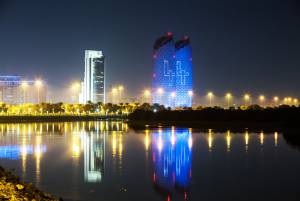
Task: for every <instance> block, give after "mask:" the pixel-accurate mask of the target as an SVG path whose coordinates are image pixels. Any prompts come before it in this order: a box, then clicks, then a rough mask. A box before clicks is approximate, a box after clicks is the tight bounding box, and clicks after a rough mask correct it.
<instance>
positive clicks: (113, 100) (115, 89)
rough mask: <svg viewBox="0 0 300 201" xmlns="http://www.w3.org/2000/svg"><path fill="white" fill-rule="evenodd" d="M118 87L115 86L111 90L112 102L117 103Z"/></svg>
mask: <svg viewBox="0 0 300 201" xmlns="http://www.w3.org/2000/svg"><path fill="white" fill-rule="evenodd" d="M117 92H118V89H117V88H113V89H112V90H111V94H112V102H113V103H115V102H116V100H115V99H116V95H117Z"/></svg>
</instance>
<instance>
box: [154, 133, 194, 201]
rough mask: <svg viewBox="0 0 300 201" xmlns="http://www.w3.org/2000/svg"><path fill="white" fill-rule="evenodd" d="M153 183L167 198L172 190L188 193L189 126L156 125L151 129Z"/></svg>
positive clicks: (190, 168)
mask: <svg viewBox="0 0 300 201" xmlns="http://www.w3.org/2000/svg"><path fill="white" fill-rule="evenodd" d="M152 162H153V184H154V188H155V190H156V191H157V192H159V193H160V194H161V195H162V196H163V197H164V198H166V199H167V200H170V199H171V197H172V194H173V193H174V190H175V191H177V192H181V193H183V195H184V196H183V198H184V200H186V199H187V197H188V192H189V188H190V181H191V177H192V133H191V132H190V131H189V130H188V129H175V128H172V129H164V130H162V129H159V130H158V131H153V133H152Z"/></svg>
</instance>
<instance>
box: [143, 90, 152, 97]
mask: <svg viewBox="0 0 300 201" xmlns="http://www.w3.org/2000/svg"><path fill="white" fill-rule="evenodd" d="M150 95H151V92H150V90H148V89H146V90H145V91H144V96H145V97H149V96H150Z"/></svg>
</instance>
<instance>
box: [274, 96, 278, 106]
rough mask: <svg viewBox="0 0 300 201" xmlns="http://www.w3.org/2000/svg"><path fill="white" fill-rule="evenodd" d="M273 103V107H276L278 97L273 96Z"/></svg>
mask: <svg viewBox="0 0 300 201" xmlns="http://www.w3.org/2000/svg"><path fill="white" fill-rule="evenodd" d="M273 101H274V106H276V105H277V103H278V101H279V98H278V96H274V97H273Z"/></svg>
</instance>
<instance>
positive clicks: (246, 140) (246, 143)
mask: <svg viewBox="0 0 300 201" xmlns="http://www.w3.org/2000/svg"><path fill="white" fill-rule="evenodd" d="M248 143H249V134H248V131H246V133H245V145H246V152H247V151H248Z"/></svg>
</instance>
